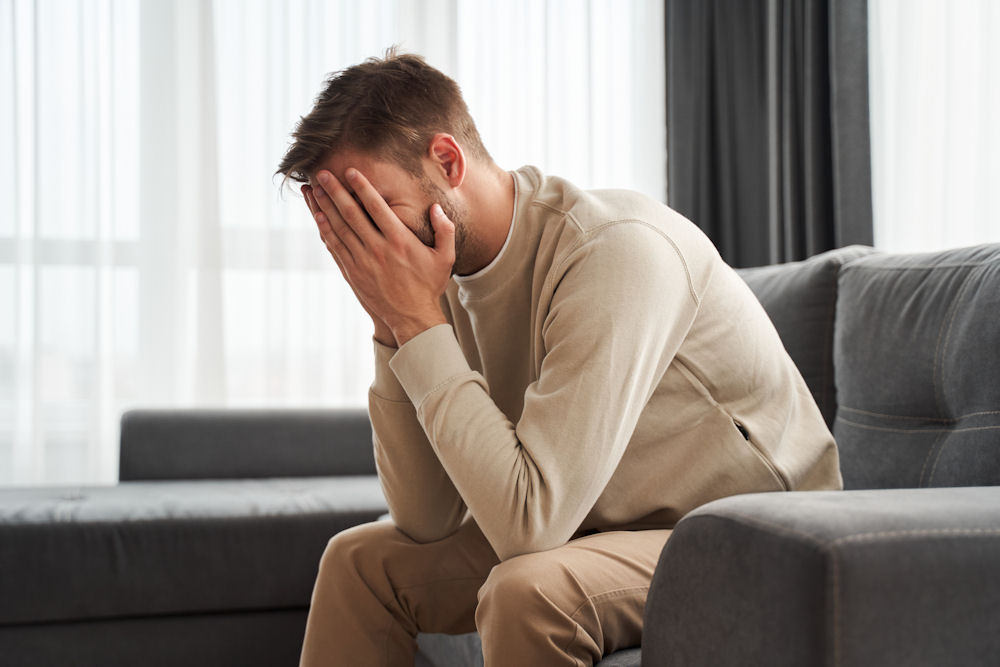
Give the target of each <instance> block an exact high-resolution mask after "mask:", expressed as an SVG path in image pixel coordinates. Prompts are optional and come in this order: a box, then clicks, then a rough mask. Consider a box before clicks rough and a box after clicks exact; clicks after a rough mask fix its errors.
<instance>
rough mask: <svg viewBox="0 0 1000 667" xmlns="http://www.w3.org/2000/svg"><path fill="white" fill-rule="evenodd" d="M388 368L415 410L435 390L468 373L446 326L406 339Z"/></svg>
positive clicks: (465, 364) (455, 341)
mask: <svg viewBox="0 0 1000 667" xmlns="http://www.w3.org/2000/svg"><path fill="white" fill-rule="evenodd" d="M389 366H390V368H392V370H393V371H394V372H395V373H396V377H397V378H398V379H399V383H400V384H401V385H402V387H403V389H404V390H405V391H406V394H407V395H408V396H409V397H410V401H412V402H413V406H414V407H415V408H417V409H418V410H419V409H420V404H421V403H423V402H424V399H425V398H427V396H428V395H429V394H430V393H431V392H433V391H434V390H435V389H437V388H439V387H440V386H441V385H444V384H447V383H448V381H450V380H452V379H453V378H455V377H457V376H459V375H465V374H468V373H471V372H472V369H471V368H469V362H468V361H466V360H465V354H463V353H462V348H461V347H459V345H458V340H457V339H456V338H455V330H454V329H452V327H451V325H450V324H438V325H437V326H433V327H431V328H430V329H428V330H426V331H424V332H421V333H420V334H418V335H416V336H414V337H413V338H411V339H410V340H408V341H407V342H406V344H405V345H403V346H402V347H401V348H399V351H398V352H396V355H395V356H394V357H392V359H391V360H390V361H389Z"/></svg>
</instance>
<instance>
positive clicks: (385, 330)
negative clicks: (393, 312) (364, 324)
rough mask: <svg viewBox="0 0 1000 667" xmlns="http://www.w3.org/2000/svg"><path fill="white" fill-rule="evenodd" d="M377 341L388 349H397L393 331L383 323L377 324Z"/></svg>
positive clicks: (375, 336)
mask: <svg viewBox="0 0 1000 667" xmlns="http://www.w3.org/2000/svg"><path fill="white" fill-rule="evenodd" d="M373 338H374V339H375V341H376V342H377V343H379V344H381V345H385V346H386V347H397V343H396V337H395V336H394V335H393V333H392V329H390V328H389V327H388V326H386V325H385V324H383V323H381V322H376V323H375V335H374V336H373Z"/></svg>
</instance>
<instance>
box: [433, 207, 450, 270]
mask: <svg viewBox="0 0 1000 667" xmlns="http://www.w3.org/2000/svg"><path fill="white" fill-rule="evenodd" d="M431 225H432V226H433V227H434V250H436V251H437V252H439V253H440V254H441V257H442V259H445V260H447V261H448V263H449V264H454V263H455V223H454V222H452V221H451V220H449V219H448V216H447V215H445V213H444V209H442V208H441V205H440V204H434V205H433V206H431Z"/></svg>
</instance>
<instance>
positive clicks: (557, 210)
mask: <svg viewBox="0 0 1000 667" xmlns="http://www.w3.org/2000/svg"><path fill="white" fill-rule="evenodd" d="M279 172H280V173H282V174H284V175H285V176H286V177H287V178H291V179H294V180H297V181H299V182H302V183H305V185H303V186H302V191H303V193H304V195H305V199H306V202H307V203H308V205H309V208H310V210H311V212H312V214H313V216H314V218H315V220H316V223H317V224H318V226H319V230H320V234H321V236H322V239H323V242H324V243H325V244H326V247H327V248H328V250H329V252H330V254H331V255H332V256H333V259H334V260H335V261H336V263H337V265H338V266H339V268H340V270H341V271H342V272H343V276H344V278H345V279H346V280H347V282H348V283H349V284H350V286H351V287H352V288H353V290H354V292H355V294H356V295H357V298H358V301H359V302H360V303H361V305H362V306H363V307H364V308H365V309H366V310H367V312H368V313H369V314H370V315H371V317H372V320H373V321H374V325H375V333H374V346H375V359H376V362H375V364H376V370H375V379H374V382H373V384H372V387H371V393H370V403H369V409H370V414H371V421H372V427H373V430H374V447H375V459H376V462H377V465H378V473H379V478H380V480H381V484H382V488H383V490H384V492H385V497H386V500H387V502H388V505H389V509H390V512H391V515H392V522H388V521H382V522H376V523H372V524H367V525H362V526H358V527H355V528H353V529H351V530H347V531H344V532H342V533H340V534H339V535H337V536H336V537H334V538H333V539H332V540H331V541H330V543H329V545H328V547H327V549H326V552H325V553H324V554H323V557H322V560H321V563H320V567H319V574H318V576H317V579H316V585H315V589H314V592H313V598H312V607H311V610H310V613H309V620H308V624H307V627H306V633H305V642H304V646H303V648H302V663H301V664H302V665H306V666H310V667H311V666H314V665H412V664H413V661H414V653H415V647H416V644H415V637H416V634H417V633H418V632H442V633H452V634H457V633H465V632H470V631H473V630H477V629H478V631H479V633H480V635H481V637H482V643H483V652H484V654H485V660H486V665H487V666H488V667H498V666H500V665H518V666H523V665H548V666H555V665H580V664H587V665H589V664H592V663H593V662H596V661H599V660H600V659H601V656H602V655H604V654H607V653H610V652H612V651H615V650H617V649H620V648H625V647H629V646H637V645H639V643H640V639H641V633H642V612H643V606H644V604H645V600H646V592H647V590H648V587H649V583H650V579H651V577H652V574H653V570H654V568H655V567H656V563H657V559H658V557H659V554H660V551H661V550H662V549H663V546H664V544H665V542H666V541H667V539H668V538H669V536H670V531H671V528H672V527H673V526H674V525H675V524H676V523H677V521H678V520H679V519H680V518H681V517H682V516H684V514H685V513H687V512H689V511H690V510H692V509H694V508H695V507H697V506H699V505H701V504H703V503H706V502H708V501H710V500H713V499H716V498H720V497H722V496H728V495H731V494H737V493H747V492H754V491H786V490H789V489H837V488H840V487H841V479H840V471H839V466H838V458H837V449H836V446H835V444H834V441H833V437H832V436H831V434H830V431H829V430H828V429H827V427H826V425H825V423H824V421H823V418H822V416H821V415H820V412H819V409H818V408H817V406H816V404H815V402H814V401H813V398H812V396H811V394H810V392H809V390H808V389H807V387H806V385H805V383H804V381H803V380H802V377H801V376H800V374H799V372H798V371H797V369H796V367H795V365H794V364H793V362H792V360H791V359H790V358H789V356H788V354H787V353H786V352H785V350H784V348H783V346H782V344H781V341H780V339H779V338H778V334H777V333H776V331H775V329H774V327H773V326H772V324H771V322H770V321H769V319H768V317H767V315H766V314H765V313H764V310H763V308H762V307H761V306H760V304H759V303H758V302H757V300H756V299H755V298H754V295H753V294H752V292H751V291H750V290H749V289H748V288H747V286H746V285H745V284H744V283H743V281H742V280H741V279H740V278H739V277H738V276H737V275H736V273H735V272H734V271H733V270H732V269H731V268H730V267H729V266H727V265H726V264H725V263H724V262H723V261H722V259H721V258H720V257H719V254H718V253H717V251H716V249H715V248H714V246H713V245H712V243H711V242H710V241H709V239H708V238H707V237H706V236H705V235H704V234H703V233H702V232H701V231H700V230H699V229H698V228H697V227H695V226H694V225H693V224H691V223H690V222H689V221H688V220H686V219H684V218H683V217H682V216H681V215H679V214H678V213H676V212H675V211H673V210H671V209H669V208H667V207H666V206H664V205H663V204H661V203H658V202H656V201H653V200H651V199H649V198H647V197H645V196H642V195H640V194H637V193H634V192H627V191H620V190H598V191H583V190H580V189H578V188H576V187H574V186H573V185H572V184H571V183H568V182H567V181H565V180H563V179H560V178H557V177H554V176H548V175H546V174H543V173H541V172H540V171H539V170H538V169H536V168H534V167H522V168H521V169H518V170H517V171H513V172H508V171H504V170H503V169H501V168H500V167H498V166H497V165H496V164H495V163H494V162H493V160H492V158H491V157H490V155H489V153H488V152H487V150H486V148H485V147H484V146H483V144H482V141H481V139H480V137H479V134H478V132H477V130H476V126H475V124H474V123H473V121H472V118H471V117H470V116H469V112H468V109H467V107H466V105H465V102H464V101H463V99H462V96H461V93H460V91H459V88H458V86H457V85H456V84H455V82H454V81H452V80H451V79H449V78H448V77H447V76H445V75H444V74H442V73H441V72H439V71H437V70H436V69H434V68H432V67H430V66H428V65H427V64H426V63H425V62H424V61H423V60H422V59H421V58H419V57H416V56H411V55H397V54H395V53H393V52H390V53H389V54H388V55H387V56H386V57H385V58H384V59H371V60H368V61H366V62H364V63H362V64H360V65H356V66H354V67H350V68H348V69H346V70H343V71H342V72H339V73H338V74H336V75H334V76H332V77H331V78H330V79H329V80H328V82H327V85H326V88H325V90H324V91H323V92H322V93H321V95H320V96H319V98H318V99H317V101H316V103H315V106H314V108H313V109H312V111H311V112H310V113H309V114H308V115H307V116H305V117H303V118H302V120H301V122H300V123H299V125H298V126H297V128H296V130H295V132H294V142H293V144H292V145H291V146H290V148H289V149H288V152H287V153H286V155H285V157H284V159H283V161H282V163H281V167H280V169H279Z"/></svg>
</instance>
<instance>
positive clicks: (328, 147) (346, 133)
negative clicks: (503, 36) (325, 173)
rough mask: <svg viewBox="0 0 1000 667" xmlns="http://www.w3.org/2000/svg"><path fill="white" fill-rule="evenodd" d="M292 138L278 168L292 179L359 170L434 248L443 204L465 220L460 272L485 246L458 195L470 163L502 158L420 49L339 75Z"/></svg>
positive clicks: (458, 241)
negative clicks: (434, 213) (437, 209)
mask: <svg viewBox="0 0 1000 667" xmlns="http://www.w3.org/2000/svg"><path fill="white" fill-rule="evenodd" d="M292 137H293V140H294V141H293V143H292V145H291V146H290V147H289V148H288V150H287V151H286V153H285V156H284V158H283V159H282V161H281V165H280V167H279V168H278V173H281V174H283V175H284V176H285V178H286V180H287V179H290V180H294V181H298V182H300V183H312V182H313V181H314V178H315V175H316V173H317V172H318V171H319V170H321V169H325V170H329V171H330V172H332V173H333V174H334V175H336V176H338V177H340V175H341V174H343V170H344V169H345V168H346V167H348V166H353V167H356V168H358V169H360V170H361V171H362V173H364V174H365V175H366V176H368V177H369V179H370V180H371V182H372V185H374V186H375V188H376V189H377V190H378V191H379V193H380V194H381V195H382V196H383V197H384V198H385V199H386V200H387V203H389V204H390V207H392V208H393V209H394V210H395V211H396V213H397V215H399V217H400V219H401V220H402V221H403V222H404V224H406V225H407V226H408V227H409V228H410V229H411V230H412V231H413V232H414V234H416V235H417V237H418V238H419V239H420V240H421V241H422V242H424V243H425V244H426V245H428V246H433V244H434V233H433V230H432V228H431V225H430V219H429V214H428V209H429V207H430V205H431V204H432V203H438V204H441V206H442V208H443V209H444V211H445V214H446V215H447V216H448V218H449V219H450V220H452V222H453V223H454V224H455V226H456V238H455V245H456V247H455V250H456V256H457V262H456V268H457V269H461V268H462V266H463V264H464V263H465V261H467V260H468V259H469V256H470V252H469V251H470V250H472V249H473V248H474V247H476V246H478V245H479V242H478V241H477V240H476V239H474V238H472V235H471V234H469V229H468V225H467V221H468V217H469V213H468V209H467V206H466V205H465V203H464V202H463V201H462V198H461V197H457V196H453V193H455V192H456V190H455V189H454V188H457V187H458V186H459V185H460V184H461V182H462V180H463V179H464V175H465V170H466V165H467V163H468V162H473V163H479V164H488V165H490V166H492V167H495V165H494V164H493V160H492V158H491V157H490V154H489V153H488V152H487V150H486V148H485V147H484V146H483V142H482V139H481V138H480V136H479V132H478V130H477V129H476V125H475V122H474V121H473V120H472V116H471V115H470V114H469V110H468V107H467V106H466V104H465V100H464V99H463V98H462V93H461V91H460V89H459V87H458V84H456V83H455V82H454V81H453V80H452V79H450V78H449V77H448V76H446V75H445V74H443V73H442V72H440V71H438V70H437V69H435V68H433V67H431V66H430V65H428V64H427V63H426V62H425V61H424V59H423V58H421V57H420V56H416V55H408V54H403V55H400V54H397V53H396V51H395V49H390V50H389V51H388V52H387V53H386V55H385V57H384V58H369V59H368V60H366V61H365V62H363V63H361V64H359V65H354V66H352V67H348V68H347V69H344V70H342V71H340V72H337V73H334V74H332V75H331V76H330V77H329V78H328V79H327V81H326V87H325V88H324V90H323V92H322V93H320V95H319V96H318V97H317V99H316V102H315V104H314V106H313V109H312V111H310V112H309V114H308V115H306V116H304V117H302V119H301V120H300V121H299V124H298V125H297V127H296V128H295V130H294V132H293V133H292ZM470 166H471V165H470ZM449 169H451V170H452V171H450V172H449V171H448V170H449ZM473 252H474V251H473Z"/></svg>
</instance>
